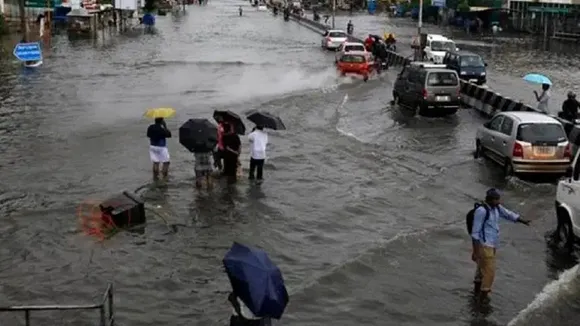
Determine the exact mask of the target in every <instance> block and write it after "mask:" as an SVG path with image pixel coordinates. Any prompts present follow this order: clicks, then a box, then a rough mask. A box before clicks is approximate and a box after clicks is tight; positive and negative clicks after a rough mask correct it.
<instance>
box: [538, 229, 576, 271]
mask: <svg viewBox="0 0 580 326" xmlns="http://www.w3.org/2000/svg"><path fill="white" fill-rule="evenodd" d="M546 239H547V241H546V250H545V253H546V257H545V259H544V262H545V263H546V267H547V272H548V275H547V276H548V278H550V279H553V280H556V279H558V277H559V275H560V273H562V272H563V271H565V270H567V269H570V268H572V267H574V265H576V264H578V257H577V254H576V253H575V252H570V250H568V249H567V248H564V249H562V248H561V247H559V246H558V245H557V243H556V240H555V239H554V234H553V232H552V231H551V232H548V233H547V234H546Z"/></svg>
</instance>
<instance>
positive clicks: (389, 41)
mask: <svg viewBox="0 0 580 326" xmlns="http://www.w3.org/2000/svg"><path fill="white" fill-rule="evenodd" d="M385 34H386V33H385ZM395 43H397V40H396V39H395V36H394V35H393V34H392V33H389V34H388V35H386V36H385V44H386V45H387V47H389V48H390V49H392V50H393V51H394V50H396V47H395Z"/></svg>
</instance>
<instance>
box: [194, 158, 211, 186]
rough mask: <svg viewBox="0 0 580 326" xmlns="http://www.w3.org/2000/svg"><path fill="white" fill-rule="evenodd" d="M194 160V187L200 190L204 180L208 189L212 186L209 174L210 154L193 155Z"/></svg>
mask: <svg viewBox="0 0 580 326" xmlns="http://www.w3.org/2000/svg"><path fill="white" fill-rule="evenodd" d="M193 156H194V158H195V168H194V170H195V187H196V188H198V189H199V188H201V187H202V183H203V181H204V179H205V184H206V187H207V188H208V189H209V188H211V186H212V183H211V173H212V172H213V166H212V164H211V157H212V153H211V152H201V153H193Z"/></svg>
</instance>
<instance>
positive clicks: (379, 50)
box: [372, 39, 389, 74]
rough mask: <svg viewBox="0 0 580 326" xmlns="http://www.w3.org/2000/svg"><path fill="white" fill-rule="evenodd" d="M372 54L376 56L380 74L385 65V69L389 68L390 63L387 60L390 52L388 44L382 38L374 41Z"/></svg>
mask: <svg viewBox="0 0 580 326" xmlns="http://www.w3.org/2000/svg"><path fill="white" fill-rule="evenodd" d="M372 54H373V56H374V57H375V65H376V68H377V73H379V74H380V73H381V70H383V65H384V69H388V68H389V64H388V61H387V58H388V56H389V53H388V52H387V47H386V44H385V43H383V41H382V40H380V39H377V40H376V41H375V42H374V43H373V48H372Z"/></svg>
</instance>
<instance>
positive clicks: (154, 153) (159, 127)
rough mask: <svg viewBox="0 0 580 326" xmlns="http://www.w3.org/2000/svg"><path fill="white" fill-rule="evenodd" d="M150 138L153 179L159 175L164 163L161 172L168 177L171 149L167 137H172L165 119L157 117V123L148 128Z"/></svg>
mask: <svg viewBox="0 0 580 326" xmlns="http://www.w3.org/2000/svg"><path fill="white" fill-rule="evenodd" d="M147 138H149V157H150V158H151V162H153V179H157V178H158V176H159V164H160V163H161V164H163V165H162V168H161V174H162V175H163V177H164V178H167V175H168V173H169V158H170V157H169V150H167V138H171V131H169V129H167V125H166V124H165V119H163V118H161V117H157V118H155V123H153V124H152V125H150V126H149V128H147Z"/></svg>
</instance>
